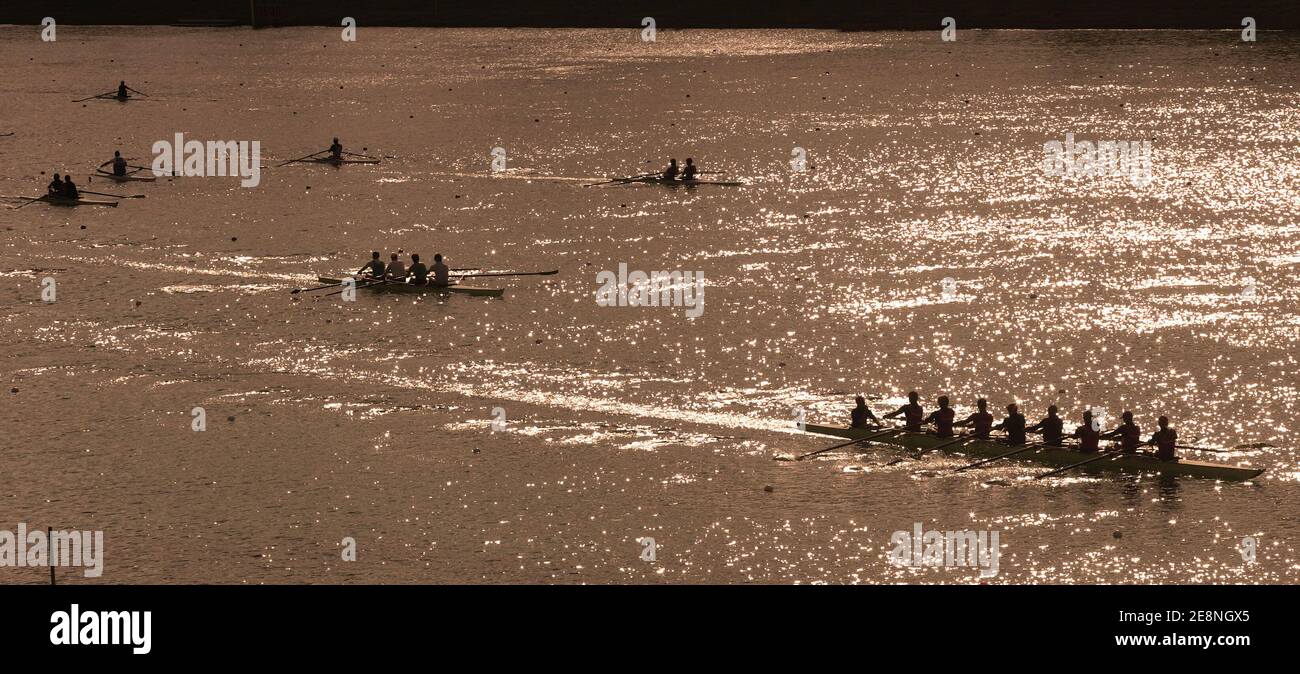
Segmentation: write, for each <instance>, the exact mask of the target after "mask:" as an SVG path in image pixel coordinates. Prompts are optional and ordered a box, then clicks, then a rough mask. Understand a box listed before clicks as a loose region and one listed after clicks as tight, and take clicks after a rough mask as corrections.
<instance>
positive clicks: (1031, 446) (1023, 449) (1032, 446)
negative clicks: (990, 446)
mask: <svg viewBox="0 0 1300 674" xmlns="http://www.w3.org/2000/svg"><path fill="white" fill-rule="evenodd" d="M1045 444H1046V443H1042V442H1031V443H1029V444H1028V445H1025V446H1024V447H1021V448H1019V449H1015V450H1012V451H1010V452H1007V453H1006V454H999V455H997V456H995V457H993V458H991V459H981V460H979V461H976V462H975V463H968V464H966V465H964V466H962V467H961V468H958V469H956V470H954V471H952V472H954V473H960V472H962V471H963V470H966V469H968V468H975V467H976V466H983V465H984V464H986V463H993V462H994V461H997V460H999V459H1005V458H1007V457H1011V456H1015V455H1017V454H1023V453H1024V452H1028V451H1029V450H1031V449H1039V448H1040V447H1043V446H1044V445H1045Z"/></svg>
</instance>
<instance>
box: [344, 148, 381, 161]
mask: <svg viewBox="0 0 1300 674" xmlns="http://www.w3.org/2000/svg"><path fill="white" fill-rule="evenodd" d="M343 154H350V155H352V156H353V157H365V158H366V159H379V157H374V156H371V155H368V154H361V153H360V152H348V151H346V150H344V151H343Z"/></svg>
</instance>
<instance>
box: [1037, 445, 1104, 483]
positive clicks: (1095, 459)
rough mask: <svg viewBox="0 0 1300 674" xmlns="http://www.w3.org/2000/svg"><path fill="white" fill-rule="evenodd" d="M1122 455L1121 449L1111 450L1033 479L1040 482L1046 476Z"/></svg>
mask: <svg viewBox="0 0 1300 674" xmlns="http://www.w3.org/2000/svg"><path fill="white" fill-rule="evenodd" d="M1123 453H1124V450H1123V449H1113V450H1111V451H1109V452H1102V453H1101V456H1094V457H1092V458H1091V459H1088V460H1087V461H1080V462H1078V463H1072V464H1070V465H1068V466H1066V467H1064V468H1057V469H1056V470H1049V471H1047V472H1046V473H1043V474H1041V475H1035V476H1034V479H1035V480H1041V479H1043V478H1045V477H1048V476H1051V475H1056V474H1058V473H1064V472H1065V471H1067V470H1070V469H1072V468H1078V467H1079V466H1086V465H1088V464H1090V463H1092V462H1094V461H1101V460H1102V459H1107V458H1110V457H1113V456H1116V455H1118V454H1123Z"/></svg>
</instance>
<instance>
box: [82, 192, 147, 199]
mask: <svg viewBox="0 0 1300 674" xmlns="http://www.w3.org/2000/svg"><path fill="white" fill-rule="evenodd" d="M77 192H80V193H81V194H94V195H95V196H100V197H113V198H114V199H144V198H147V197H148V196H149V195H147V194H108V193H105V192H91V191H90V190H77Z"/></svg>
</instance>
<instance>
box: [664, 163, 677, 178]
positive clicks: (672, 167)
mask: <svg viewBox="0 0 1300 674" xmlns="http://www.w3.org/2000/svg"><path fill="white" fill-rule="evenodd" d="M677 174H678V170H677V159H676V158H673V159H670V160H668V168H666V169H664V173H663V179H664V180H676V179H677Z"/></svg>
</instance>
